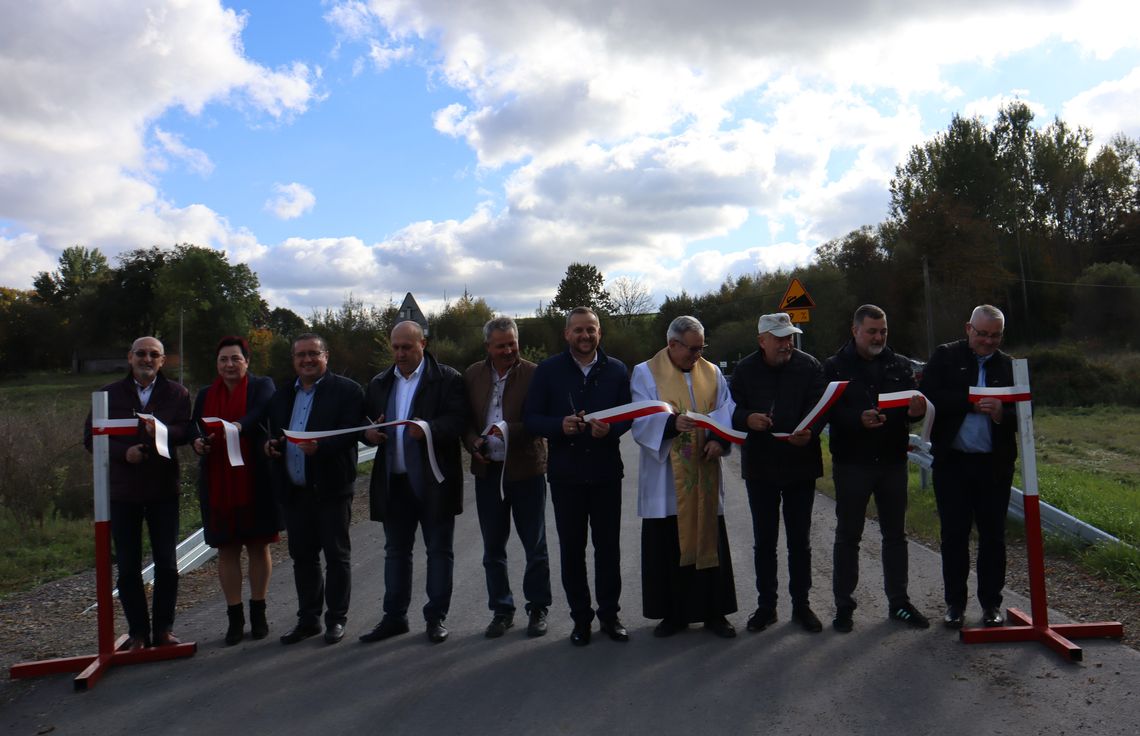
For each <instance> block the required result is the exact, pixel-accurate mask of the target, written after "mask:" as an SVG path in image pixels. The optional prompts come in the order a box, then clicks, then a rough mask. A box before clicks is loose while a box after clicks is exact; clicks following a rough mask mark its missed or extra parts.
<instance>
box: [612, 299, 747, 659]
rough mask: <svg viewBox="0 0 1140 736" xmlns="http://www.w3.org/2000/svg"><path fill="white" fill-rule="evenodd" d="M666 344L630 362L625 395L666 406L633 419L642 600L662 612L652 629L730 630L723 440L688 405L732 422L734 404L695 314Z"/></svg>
mask: <svg viewBox="0 0 1140 736" xmlns="http://www.w3.org/2000/svg"><path fill="white" fill-rule="evenodd" d="M667 341H668V343H667V345H666V347H665V348H664V349H662V350H661V351H659V352H658V353H657V354H656V355H655V356H653V357H652V358H650V359H649V360H647V361H645V362H644V363H639V364H638V365H637V366H635V367H634V369H633V377H632V379H631V385H630V387H631V390H632V394H633V400H634V401H635V402H636V401H663V402H666V403H668V404H669V405H670V406H672V407H673V413H664V412H662V413H657V414H650V415H648V416H644V417H640V418H638V419H635V420H634V422H633V428H632V433H633V437H634V439H635V440H636V441H637V444H638V445H639V446H640V450H641V457H640V463H639V481H638V495H637V514H638V516H640V517H641V520H642V521H641V578H642V603H643V606H644V609H645V610H644V613H645V617H646V618H650V619H661V622H660V623H659V624H658V625H657V627H656V628H655V629H654V630H653V634H654V636H658V637H665V636H672V635H673V634H675V633H677V632H679V631H681V630H682V629H685V628H687V627H688V626H689V624H693V623H703V624H704V625H705V628H706V629H708V630H709V631H711V632H713V633H715V634H717V635H718V636H721V637H725V638H730V637H733V636H736V629H735V628H733V626H732V624H731V623H729V621H728V619H726V618H725V614H729V613H734V612H735V611H736V585H735V582H734V580H733V576H732V559H731V557H730V555H729V548H728V533H727V531H726V530H725V525H724V503H723V498H724V478H723V473H722V468H721V457H722V456H723V455H724V454H726V453H727V452H728V451H729V448H730V447H731V444H730V443H729V442H728V441H727V440H725V439H722V438H721V437H719V436H718V435H716V434H715V433H714V432H712V431H710V430H708V429H705V428H703V427H700V426H697V424H696V422H695V420H694V419H693V418H692V417H691V416H689V415H688V414H689V413H693V412H696V413H698V414H704V415H706V416H708V417H710V418H712V419H714V420H716V421H717V422H719V423H720V424H721V425H723V426H725V427H731V426H732V412H733V409H734V408H735V405H734V403H733V401H732V398H731V396H730V395H729V391H728V384H727V383H726V382H725V380H724V376H723V375H722V374H721V372H720V369H719V368H717V367H716V366H715V365H713V364H712V363H710V362H709V361H707V360H705V359H704V358H703V357H702V355H701V354H702V352H703V351H704V349H705V329H704V326H703V325H701V323H700V322H699V321H697V320H696V319H695V318H693V317H688V316H684V317H678V318H676V319H675V320H673V322H672V323H671V324H670V325H669V330H668V333H667Z"/></svg>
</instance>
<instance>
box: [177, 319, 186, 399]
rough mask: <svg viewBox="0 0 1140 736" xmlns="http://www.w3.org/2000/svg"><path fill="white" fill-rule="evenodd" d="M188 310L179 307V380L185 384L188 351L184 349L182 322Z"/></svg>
mask: <svg viewBox="0 0 1140 736" xmlns="http://www.w3.org/2000/svg"><path fill="white" fill-rule="evenodd" d="M185 314H186V310H185V309H183V308H182V307H179V308H178V382H179V383H181V384H182V385H183V386H185V385H186V382H185V381H183V380H182V369H183V368H185V367H186V353H184V352H183V351H182V322H183V319H184V316H185Z"/></svg>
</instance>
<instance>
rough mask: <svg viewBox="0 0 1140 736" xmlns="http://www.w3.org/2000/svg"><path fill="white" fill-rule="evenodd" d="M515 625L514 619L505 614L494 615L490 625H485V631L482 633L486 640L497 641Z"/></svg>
mask: <svg viewBox="0 0 1140 736" xmlns="http://www.w3.org/2000/svg"><path fill="white" fill-rule="evenodd" d="M514 625H515V617H514V616H512V615H510V614H507V613H496V614H495V615H494V616H493V617H492V618H491V623H489V624H487V630H486V631H485V632H484V633H483V635H484V636H486V637H487V638H488V639H498V638H499V637H500V636H502V635H503V634H505V633H507V629H509V628H511V627H512V626H514Z"/></svg>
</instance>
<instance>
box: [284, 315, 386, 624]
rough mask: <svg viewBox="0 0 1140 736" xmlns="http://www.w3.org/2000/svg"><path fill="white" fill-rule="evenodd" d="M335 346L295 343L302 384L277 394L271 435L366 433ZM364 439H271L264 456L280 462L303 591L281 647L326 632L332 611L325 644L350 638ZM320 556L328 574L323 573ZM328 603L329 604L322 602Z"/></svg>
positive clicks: (306, 339)
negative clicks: (359, 449)
mask: <svg viewBox="0 0 1140 736" xmlns="http://www.w3.org/2000/svg"><path fill="white" fill-rule="evenodd" d="M328 365H329V351H328V346H327V344H326V343H325V341H324V338H322V337H321V336H320V335H315V334H313V333H306V334H304V335H299V336H298V337H297V338H296V339H294V340H293V368H294V370H296V371H297V380H296V381H294V382H293V383H291V384H288V385H285V386H282V387H280V388H278V389H277V392H276V393H275V394H274V395H273V400H272V401H271V402H270V404H269V412H268V418H269V425H270V436H271V437H273V436H277V437H279V436H280V433H281V430H283V429H289V430H295V431H307V432H320V431H328V430H337V429H348V428H351V427H359V426H360V425H361V424H362V423H363V422H364V401H363V399H364V397H363V395H362V394H361V391H360V385H359V384H358V383H356V382H355V381H352V380H349V379H348V378H345V377H344V376H338V375H336V374H334V373H332V372H331V371H329V370H328ZM358 435H359V433H358V432H352V433H348V434H341V435H335V436H333V437H325V438H322V439H319V440H310V441H308V442H300V443H294V442H288V441H286V440H284V439H274V440H269V441H267V442H266V443H265V452H266V454H267V455H269V457H270V458H272V459H273V460H275V462H274V463H273V465H274V480H275V482H276V484H277V487H278V489H279V490H280V493H279V497H280V498H281V499H282V501H283V504H284V507H285V530H286V532H287V533H288V536H289V556H290V557H291V558H293V581H294V583H295V584H296V586H297V625H296V626H295V627H294V628H293V630H292V631H290V632H289V633H287V634H282V636H281V643H282V644H296V643H297V642H299V641H301V640H303V639H306V638H308V637H310V636H314V635H316V634H319V633H321V625H320V618H321V606H322V602H323V603H324V606H325V641H326V642H328V643H329V644H335V643H336V642H338V641H340V640H341V639H343V638H344V625H345V622H346V621H347V620H348V603H349V597H350V595H351V591H352V578H351V555H352V545H351V543H350V541H349V536H348V527H349V523H350V522H351V519H352V494H353V482H354V481H355V480H356V441H357V437H358ZM321 552H324V555H325V574H324V575H322V574H321ZM322 598H323V601H322Z"/></svg>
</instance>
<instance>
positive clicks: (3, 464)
mask: <svg viewBox="0 0 1140 736" xmlns="http://www.w3.org/2000/svg"><path fill="white" fill-rule="evenodd" d="M81 421H82V418H81V417H77V416H75V414H74V412H64V411H61V410H60V409H58V408H56V407H54V406H52V407H46V408H43V409H39V410H36V411H34V412H31V411H17V410H14V409H12V408H11V407H10V406H7V405H5V406H3V407H0V504H3V506H4V507H5V508H7V509H8V510H9V511H10V512H11V514H12V515H13V517H14V518H15V519H16V520H17V521H18V522H19V523H21V524H24V525H31V524H35V525H38V526H40V527H42V526H43V524H44V522H45V521H46V520H48V519H51V518H52V517H53V516H55V515H57V514H58V515H62V516H65V517H68V518H80V517H85V516H89V515H90V514H91V512H92V500H91V499H92V484H91V470H90V468H91V463H90V461H89V460H88V456H87V452H86V450H84V449H83V445H82V443H81V442H80V437H81V434H80V433H81V432H82V425H81Z"/></svg>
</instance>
